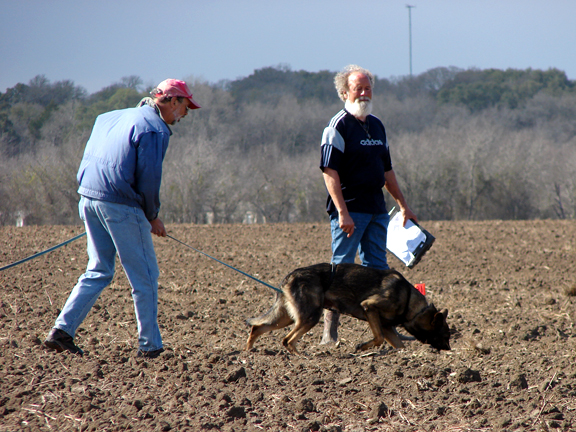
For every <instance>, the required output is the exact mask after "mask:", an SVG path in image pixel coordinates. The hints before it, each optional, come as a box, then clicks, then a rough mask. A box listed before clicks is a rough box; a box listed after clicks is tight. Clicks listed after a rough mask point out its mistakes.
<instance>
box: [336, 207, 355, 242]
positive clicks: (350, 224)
mask: <svg viewBox="0 0 576 432" xmlns="http://www.w3.org/2000/svg"><path fill="white" fill-rule="evenodd" d="M338 223H339V224H340V229H342V231H344V232H345V233H346V234H348V235H347V236H346V237H350V236H351V235H352V234H354V228H355V227H354V220H353V219H352V216H350V214H349V213H348V212H346V213H340V214H339V215H338Z"/></svg>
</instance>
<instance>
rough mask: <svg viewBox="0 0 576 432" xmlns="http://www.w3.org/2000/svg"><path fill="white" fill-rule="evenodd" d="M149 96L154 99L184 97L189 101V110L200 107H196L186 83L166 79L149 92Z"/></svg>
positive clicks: (196, 104)
mask: <svg viewBox="0 0 576 432" xmlns="http://www.w3.org/2000/svg"><path fill="white" fill-rule="evenodd" d="M150 94H151V95H152V96H156V97H158V96H170V97H185V98H186V99H188V100H189V101H190V109H198V108H200V105H198V103H197V102H196V101H195V100H194V99H192V92H191V91H190V89H189V88H188V86H187V85H186V83H185V82H184V81H180V80H177V79H167V80H164V81H162V82H161V83H160V84H158V86H157V87H156V88H155V89H153V90H152V91H151V92H150Z"/></svg>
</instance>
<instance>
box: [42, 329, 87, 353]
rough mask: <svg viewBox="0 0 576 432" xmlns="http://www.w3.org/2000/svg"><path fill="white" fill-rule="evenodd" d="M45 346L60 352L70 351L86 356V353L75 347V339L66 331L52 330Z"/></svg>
mask: <svg viewBox="0 0 576 432" xmlns="http://www.w3.org/2000/svg"><path fill="white" fill-rule="evenodd" d="M44 346H45V347H47V348H50V349H53V350H56V351H58V352H62V351H69V352H71V353H72V354H78V355H80V356H82V355H84V351H82V350H81V349H80V348H78V347H77V346H76V345H74V339H73V338H72V336H70V335H69V334H68V333H66V332H65V331H64V330H60V329H56V328H55V329H52V331H51V332H50V334H49V335H48V337H47V338H46V340H45V341H44Z"/></svg>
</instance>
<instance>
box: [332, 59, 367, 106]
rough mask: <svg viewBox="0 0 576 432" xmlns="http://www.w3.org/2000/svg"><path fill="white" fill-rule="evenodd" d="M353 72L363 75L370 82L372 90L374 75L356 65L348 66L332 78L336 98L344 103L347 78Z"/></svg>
mask: <svg viewBox="0 0 576 432" xmlns="http://www.w3.org/2000/svg"><path fill="white" fill-rule="evenodd" d="M354 72H360V73H363V74H364V75H366V76H367V77H368V79H369V80H370V85H371V86H372V88H374V75H373V74H372V72H370V71H369V70H368V69H364V68H363V67H360V66H358V65H348V66H346V67H345V68H344V69H342V70H341V71H340V72H338V73H337V74H336V76H335V77H334V85H335V86H336V92H338V97H339V98H340V99H341V100H342V101H344V102H345V101H346V96H344V93H345V92H347V91H348V77H349V76H350V75H352V74H353V73H354Z"/></svg>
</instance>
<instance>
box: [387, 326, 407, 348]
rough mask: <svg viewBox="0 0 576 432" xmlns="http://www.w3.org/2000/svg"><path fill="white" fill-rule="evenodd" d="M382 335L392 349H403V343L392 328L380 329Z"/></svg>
mask: <svg viewBox="0 0 576 432" xmlns="http://www.w3.org/2000/svg"><path fill="white" fill-rule="evenodd" d="M382 335H383V336H384V339H386V342H388V343H389V344H390V345H392V346H393V347H394V348H404V343H403V342H402V339H400V336H399V334H398V332H397V331H396V329H395V328H394V327H382Z"/></svg>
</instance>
